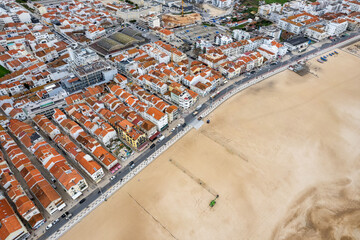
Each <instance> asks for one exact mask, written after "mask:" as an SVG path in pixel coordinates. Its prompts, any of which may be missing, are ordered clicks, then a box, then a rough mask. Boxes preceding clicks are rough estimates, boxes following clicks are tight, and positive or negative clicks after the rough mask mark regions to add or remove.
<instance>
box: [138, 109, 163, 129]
mask: <svg viewBox="0 0 360 240" xmlns="http://www.w3.org/2000/svg"><path fill="white" fill-rule="evenodd" d="M144 118H145V119H147V120H149V121H151V122H153V123H154V124H155V125H156V127H157V129H158V130H159V131H162V130H164V129H165V128H166V127H167V126H168V117H167V115H166V114H165V113H163V112H161V111H160V110H158V109H156V108H154V107H149V109H148V110H147V111H146V112H145V113H144Z"/></svg>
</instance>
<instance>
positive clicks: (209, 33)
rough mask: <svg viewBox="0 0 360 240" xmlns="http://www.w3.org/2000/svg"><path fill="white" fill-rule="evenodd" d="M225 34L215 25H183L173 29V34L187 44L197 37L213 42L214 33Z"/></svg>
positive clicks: (192, 42) (193, 41)
mask: <svg viewBox="0 0 360 240" xmlns="http://www.w3.org/2000/svg"><path fill="white" fill-rule="evenodd" d="M217 34H225V32H224V31H223V30H221V29H219V28H217V27H211V26H205V25H195V26H191V27H185V28H182V29H178V30H176V31H175V35H176V36H177V37H179V38H181V39H182V40H184V41H185V42H187V43H189V44H194V43H195V42H196V40H198V39H204V40H208V41H210V42H214V39H215V35H217Z"/></svg>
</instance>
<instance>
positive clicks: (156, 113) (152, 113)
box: [146, 107, 165, 121]
mask: <svg viewBox="0 0 360 240" xmlns="http://www.w3.org/2000/svg"><path fill="white" fill-rule="evenodd" d="M146 113H147V114H148V115H150V116H152V117H153V118H155V119H156V120H158V121H159V120H160V119H161V118H162V117H164V116H165V113H163V112H160V111H159V110H157V109H156V108H154V107H149V109H148V110H147V111H146Z"/></svg>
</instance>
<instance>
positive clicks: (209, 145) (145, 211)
mask: <svg viewBox="0 0 360 240" xmlns="http://www.w3.org/2000/svg"><path fill="white" fill-rule="evenodd" d="M338 52H339V55H337V56H333V57H329V60H328V62H326V63H323V64H321V63H318V62H317V61H316V59H313V60H311V61H310V62H309V64H310V69H311V73H308V74H307V75H305V76H299V75H297V74H296V73H294V72H292V71H289V70H287V71H285V72H282V73H280V74H277V75H275V76H273V77H271V78H269V79H267V80H265V81H263V82H262V83H259V84H257V85H256V86H253V87H250V88H248V89H247V90H245V91H242V92H240V93H239V94H238V95H236V96H235V97H233V98H231V99H230V100H229V101H227V102H226V103H225V104H223V105H222V106H221V107H219V108H218V109H217V110H216V111H215V112H213V113H212V114H211V115H210V116H209V119H210V120H211V123H210V124H204V125H203V126H202V127H201V128H200V129H199V130H192V131H191V132H190V133H189V134H187V135H186V136H185V137H184V138H182V139H181V140H180V141H179V142H177V143H176V144H175V145H174V146H172V147H171V148H170V149H169V150H168V151H166V152H165V153H164V154H162V155H161V156H160V157H159V158H158V159H157V160H155V161H154V162H153V163H152V164H150V165H149V166H148V167H147V168H146V169H145V170H143V171H142V172H141V173H140V174H139V175H137V176H136V177H135V178H134V179H132V180H131V181H130V182H129V183H128V184H126V185H125V186H124V187H123V188H122V189H120V190H119V191H118V192H117V193H116V194H115V195H114V196H113V197H111V198H110V199H109V200H108V201H107V202H105V203H103V204H102V205H101V206H100V207H98V208H97V209H96V210H95V211H93V212H92V213H91V214H89V215H88V216H87V217H86V218H84V219H83V220H82V221H81V222H80V223H79V224H77V225H76V226H75V227H73V228H72V229H71V230H70V231H69V232H67V233H66V234H65V235H64V236H63V237H62V239H63V240H72V239H124V240H127V239H129V240H137V239H139V240H144V239H156V240H162V239H179V240H185V239H186V240H187V239H189V240H190V239H197V240H220V239H221V240H222V239H224V240H230V239H234V240H239V239H260V240H263V239H309V240H310V239H311V240H313V239H340V240H350V239H360V228H359V219H360V174H359V173H360V147H359V143H360V94H359V93H360V68H359V66H360V58H358V57H356V56H354V55H352V54H349V53H346V52H343V51H341V50H338ZM170 160H171V161H170ZM199 181H201V182H202V184H199ZM214 194H219V196H220V197H219V199H218V200H217V203H216V205H215V206H214V207H213V208H210V207H209V203H210V201H211V200H212V199H214Z"/></svg>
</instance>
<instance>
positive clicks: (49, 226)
mask: <svg viewBox="0 0 360 240" xmlns="http://www.w3.org/2000/svg"><path fill="white" fill-rule="evenodd" d="M52 226H53V224H52V223H50V224H49V225H47V226H46V228H45V229H46V230H49V229H50V228H51V227H52Z"/></svg>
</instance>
